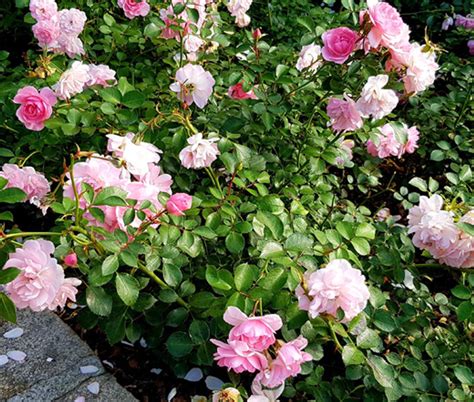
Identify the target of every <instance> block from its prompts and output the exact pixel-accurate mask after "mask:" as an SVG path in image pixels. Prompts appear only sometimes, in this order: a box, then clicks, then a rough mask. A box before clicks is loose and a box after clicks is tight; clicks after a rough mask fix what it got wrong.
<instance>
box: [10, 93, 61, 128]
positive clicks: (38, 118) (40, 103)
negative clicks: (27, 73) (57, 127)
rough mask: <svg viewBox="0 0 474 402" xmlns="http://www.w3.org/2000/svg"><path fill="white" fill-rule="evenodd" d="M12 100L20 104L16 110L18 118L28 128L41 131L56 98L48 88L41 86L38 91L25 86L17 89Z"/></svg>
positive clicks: (51, 112) (49, 115)
mask: <svg viewBox="0 0 474 402" xmlns="http://www.w3.org/2000/svg"><path fill="white" fill-rule="evenodd" d="M13 102H14V103H16V104H19V105H21V106H20V107H19V108H18V109H17V111H16V116H17V117H18V120H20V121H21V122H22V123H23V124H24V125H25V127H26V128H27V129H29V130H33V131H41V130H42V129H43V128H44V122H45V121H46V120H48V119H49V118H50V117H51V115H52V114H53V106H54V105H55V104H56V102H57V99H56V96H55V95H54V92H53V91H51V89H49V88H43V89H41V90H40V91H39V92H38V90H37V89H36V88H33V87H31V86H27V87H23V88H21V89H20V90H18V92H17V93H16V95H15V97H14V98H13Z"/></svg>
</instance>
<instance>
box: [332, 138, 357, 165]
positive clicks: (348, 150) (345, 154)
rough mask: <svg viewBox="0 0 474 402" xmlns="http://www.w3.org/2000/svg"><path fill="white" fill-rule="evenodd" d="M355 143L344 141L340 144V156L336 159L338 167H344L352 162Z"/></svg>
mask: <svg viewBox="0 0 474 402" xmlns="http://www.w3.org/2000/svg"><path fill="white" fill-rule="evenodd" d="M354 146H355V142H354V141H353V140H343V141H341V142H340V144H339V151H340V153H339V156H337V157H336V165H338V166H340V167H342V166H344V165H345V164H346V163H347V162H350V161H351V160H352V156H353V155H352V148H354Z"/></svg>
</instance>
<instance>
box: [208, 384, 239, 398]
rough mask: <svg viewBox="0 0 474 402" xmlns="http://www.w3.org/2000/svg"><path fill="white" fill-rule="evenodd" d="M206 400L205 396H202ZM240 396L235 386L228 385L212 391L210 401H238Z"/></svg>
mask: <svg viewBox="0 0 474 402" xmlns="http://www.w3.org/2000/svg"><path fill="white" fill-rule="evenodd" d="M204 399H205V401H206V402H207V398H204ZM241 400H242V398H241V397H240V392H239V390H238V389H237V388H233V387H229V388H226V389H223V390H222V391H214V392H213V393H212V402H222V401H225V402H239V401H241Z"/></svg>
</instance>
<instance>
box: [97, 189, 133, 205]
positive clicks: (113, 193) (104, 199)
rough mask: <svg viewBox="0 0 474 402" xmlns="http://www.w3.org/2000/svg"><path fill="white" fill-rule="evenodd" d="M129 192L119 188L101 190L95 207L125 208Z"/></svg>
mask: <svg viewBox="0 0 474 402" xmlns="http://www.w3.org/2000/svg"><path fill="white" fill-rule="evenodd" d="M126 198H127V192H126V191H124V190H122V189H121V188H119V187H106V188H104V189H103V190H101V191H100V192H99V193H98V194H97V196H96V197H95V200H94V205H109V206H112V207H125V206H127V202H126V201H125V199H126Z"/></svg>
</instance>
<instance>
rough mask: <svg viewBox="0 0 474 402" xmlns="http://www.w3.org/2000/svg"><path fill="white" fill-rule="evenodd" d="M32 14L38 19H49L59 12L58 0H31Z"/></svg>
mask: <svg viewBox="0 0 474 402" xmlns="http://www.w3.org/2000/svg"><path fill="white" fill-rule="evenodd" d="M30 12H31V16H32V17H33V18H34V19H35V20H36V21H43V20H49V19H51V18H53V17H55V16H56V15H57V13H58V5H57V4H56V0H30Z"/></svg>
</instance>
